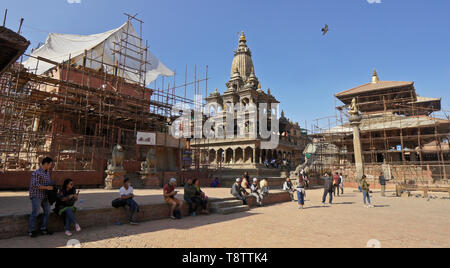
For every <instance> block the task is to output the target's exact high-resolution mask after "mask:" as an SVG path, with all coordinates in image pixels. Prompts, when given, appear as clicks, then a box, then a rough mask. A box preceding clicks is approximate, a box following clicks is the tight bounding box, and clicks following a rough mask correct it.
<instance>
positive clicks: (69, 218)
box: [64, 208, 77, 231]
mask: <svg viewBox="0 0 450 268" xmlns="http://www.w3.org/2000/svg"><path fill="white" fill-rule="evenodd" d="M64 222H65V223H66V231H70V225H71V224H72V223H73V224H77V220H76V219H75V214H74V213H73V211H72V209H70V208H67V209H66V210H65V211H64Z"/></svg>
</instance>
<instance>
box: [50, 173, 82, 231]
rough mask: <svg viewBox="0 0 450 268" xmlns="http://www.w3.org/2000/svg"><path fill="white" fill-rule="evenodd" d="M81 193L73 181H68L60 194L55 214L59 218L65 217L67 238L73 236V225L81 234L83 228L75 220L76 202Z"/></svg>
mask: <svg viewBox="0 0 450 268" xmlns="http://www.w3.org/2000/svg"><path fill="white" fill-rule="evenodd" d="M78 195H79V192H77V190H76V189H75V187H74V185H73V181H72V179H66V180H65V181H64V183H63V187H62V188H61V189H60V190H59V192H58V197H57V200H56V205H55V213H56V214H57V215H58V216H63V217H64V223H65V224H64V226H65V234H66V236H69V237H70V236H72V233H71V232H70V227H71V224H72V223H73V224H74V225H75V230H76V231H77V232H81V227H80V225H79V224H78V222H77V220H76V218H75V212H76V211H77V208H76V207H75V202H76V201H77V200H78Z"/></svg>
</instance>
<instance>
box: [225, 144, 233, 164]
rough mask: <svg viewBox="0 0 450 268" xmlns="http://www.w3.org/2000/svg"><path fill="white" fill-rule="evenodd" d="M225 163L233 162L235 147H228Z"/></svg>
mask: <svg viewBox="0 0 450 268" xmlns="http://www.w3.org/2000/svg"><path fill="white" fill-rule="evenodd" d="M225 164H233V149H231V148H228V149H227V151H226V153H225Z"/></svg>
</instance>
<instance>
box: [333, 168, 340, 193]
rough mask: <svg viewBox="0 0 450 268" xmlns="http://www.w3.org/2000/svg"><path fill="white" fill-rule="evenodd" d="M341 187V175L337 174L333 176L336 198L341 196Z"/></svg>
mask: <svg viewBox="0 0 450 268" xmlns="http://www.w3.org/2000/svg"><path fill="white" fill-rule="evenodd" d="M339 185H340V178H339V173H337V172H336V174H334V176H333V187H334V196H340V194H339Z"/></svg>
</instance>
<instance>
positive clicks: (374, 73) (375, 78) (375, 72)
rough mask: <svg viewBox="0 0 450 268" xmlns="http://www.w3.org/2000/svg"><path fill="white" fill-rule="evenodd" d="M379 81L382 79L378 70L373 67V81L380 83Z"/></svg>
mask: <svg viewBox="0 0 450 268" xmlns="http://www.w3.org/2000/svg"><path fill="white" fill-rule="evenodd" d="M379 81H380V79H379V78H378V73H377V70H376V69H373V74H372V83H378V82H379Z"/></svg>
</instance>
